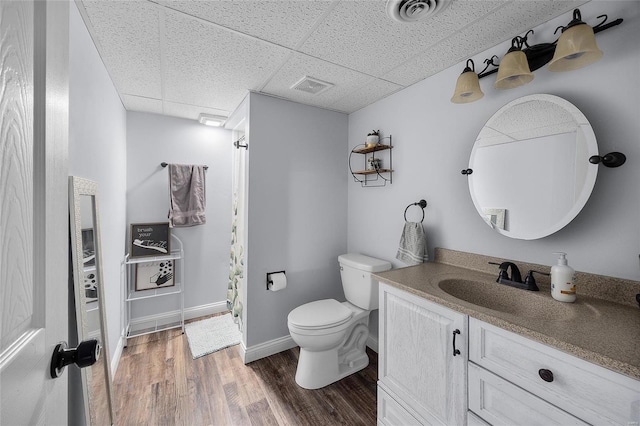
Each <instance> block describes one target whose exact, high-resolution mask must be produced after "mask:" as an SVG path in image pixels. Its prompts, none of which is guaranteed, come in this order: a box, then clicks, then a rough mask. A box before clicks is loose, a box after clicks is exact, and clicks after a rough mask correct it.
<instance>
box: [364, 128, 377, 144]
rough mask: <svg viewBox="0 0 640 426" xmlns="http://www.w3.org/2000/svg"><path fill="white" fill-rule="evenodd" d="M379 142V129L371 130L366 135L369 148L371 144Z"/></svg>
mask: <svg viewBox="0 0 640 426" xmlns="http://www.w3.org/2000/svg"><path fill="white" fill-rule="evenodd" d="M378 142H380V130H372V131H371V132H370V133H369V134H368V135H367V144H366V146H367V148H371V147H372V146H376V145H377V144H378Z"/></svg>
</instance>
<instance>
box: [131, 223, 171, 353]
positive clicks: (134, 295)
mask: <svg viewBox="0 0 640 426" xmlns="http://www.w3.org/2000/svg"><path fill="white" fill-rule="evenodd" d="M163 260H173V264H174V267H173V268H174V271H175V274H174V278H173V279H174V283H175V284H174V285H173V286H171V287H163V288H158V289H149V290H141V291H136V287H135V279H136V277H135V274H136V265H138V264H144V263H151V262H161V261H163ZM183 260H184V249H183V246H182V241H180V239H179V238H178V237H176V236H175V235H171V253H170V254H168V255H164V256H149V257H140V258H133V259H132V258H130V257H129V253H127V254H126V256H125V258H124V265H125V269H126V271H125V299H124V300H125V309H124V311H125V312H124V316H125V321H124V323H125V325H126V327H125V335H124V346H127V339H128V338H130V337H134V336H142V335H144V334H150V333H156V332H158V331H162V330H168V329H172V328H178V327H180V328H181V329H182V332H183V333H184V281H183V276H184V262H183ZM171 296H173V297H178V298H179V299H180V320H179V321H178V322H172V323H169V324H166V323H165V321H158V320H156V321H154V322H153V324H152V323H151V322H150V321H149V322H146V321H145V323H144V324H145V326H144V327H143V328H141V329H136V330H134V329H132V324H131V305H132V304H134V303H135V302H139V301H141V300H148V299H152V298H156V297H171Z"/></svg>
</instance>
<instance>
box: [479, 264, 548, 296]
mask: <svg viewBox="0 0 640 426" xmlns="http://www.w3.org/2000/svg"><path fill="white" fill-rule="evenodd" d="M489 263H490V264H491V265H498V267H499V268H500V272H499V273H498V279H497V280H496V282H497V283H499V284H504V285H508V286H509V287H515V288H520V289H523V290H529V291H539V290H540V289H539V288H538V286H537V285H536V280H535V278H534V277H533V273H534V272H535V273H536V274H542V275H549V274H547V273H544V272H540V271H534V270H531V271H529V272H528V273H527V277H526V278H525V279H524V282H522V275H520V270H519V269H518V266H517V265H516V264H515V263H513V262H502V263H496V262H489ZM509 268H511V276H509Z"/></svg>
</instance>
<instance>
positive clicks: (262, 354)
mask: <svg viewBox="0 0 640 426" xmlns="http://www.w3.org/2000/svg"><path fill="white" fill-rule="evenodd" d="M296 346H297V345H296V342H294V341H293V339H292V338H291V336H284V337H280V338H278V339H273V340H269V341H268V342H264V343H260V344H258V345H254V346H251V347H250V348H247V347H246V346H245V343H244V341H243V342H240V358H242V361H243V362H244V363H245V364H248V363H250V362H253V361H257V360H259V359H262V358H266V357H268V356H271V355H275V354H277V353H280V352H283V351H286V350H288V349H291V348H295V347H296ZM367 346H368V347H369V348H370V349H371V350H372V351H374V352H375V353H378V339H377V338H375V337H373V336H372V335H369V337H368V338H367Z"/></svg>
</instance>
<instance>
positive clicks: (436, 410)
mask: <svg viewBox="0 0 640 426" xmlns="http://www.w3.org/2000/svg"><path fill="white" fill-rule="evenodd" d="M379 339H380V342H379V348H380V350H379V354H378V357H379V373H378V376H379V379H380V382H381V383H382V384H383V385H384V386H385V387H386V388H388V389H389V390H390V391H392V392H393V393H394V394H395V395H397V396H398V398H399V402H400V403H402V404H405V405H407V406H408V407H409V408H410V409H411V410H413V411H414V412H416V413H417V414H418V415H419V416H420V417H421V419H420V421H421V423H424V424H433V425H463V424H466V412H467V391H466V383H467V377H466V363H467V359H468V355H467V317H466V315H464V314H460V313H458V312H455V311H452V310H450V309H448V308H445V307H442V306H440V305H437V304H435V303H432V302H429V301H427V300H425V299H423V298H421V297H417V296H415V295H413V294H410V293H408V292H405V291H402V290H399V289H397V288H395V287H391V286H388V285H386V284H382V283H381V284H380V333H379ZM454 339H455V345H454ZM454 351H455V353H454Z"/></svg>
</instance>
